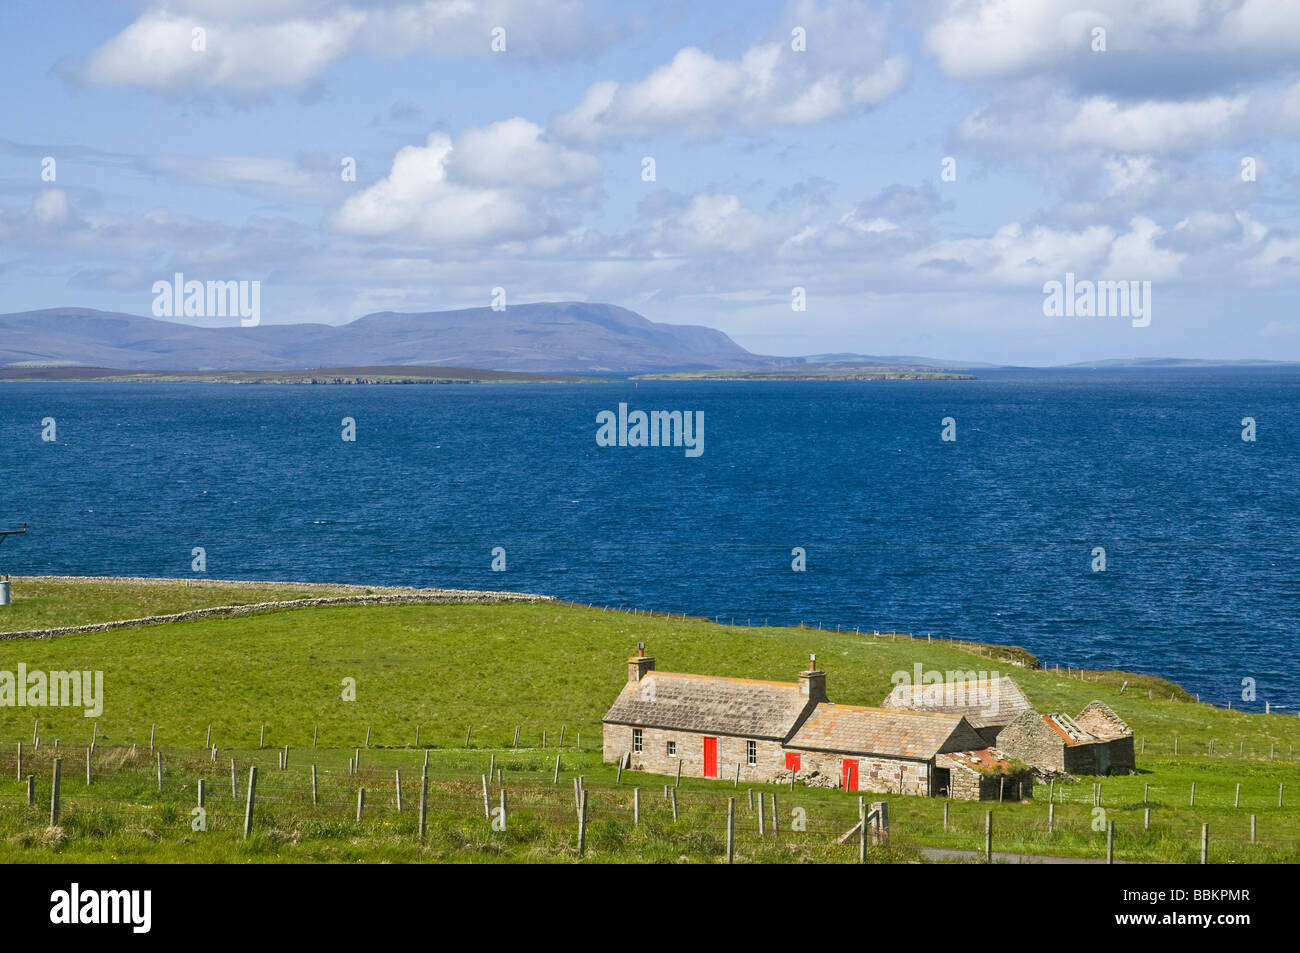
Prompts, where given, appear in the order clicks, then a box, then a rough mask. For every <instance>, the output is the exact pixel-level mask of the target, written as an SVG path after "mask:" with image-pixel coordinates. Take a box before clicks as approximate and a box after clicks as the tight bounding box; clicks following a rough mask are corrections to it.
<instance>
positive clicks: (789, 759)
mask: <svg viewBox="0 0 1300 953" xmlns="http://www.w3.org/2000/svg"><path fill="white" fill-rule="evenodd" d="M785 769H786V770H787V771H798V770H799V752H797V751H787V752H786V753H785Z"/></svg>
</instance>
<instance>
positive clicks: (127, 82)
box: [78, 0, 601, 99]
mask: <svg viewBox="0 0 1300 953" xmlns="http://www.w3.org/2000/svg"><path fill="white" fill-rule="evenodd" d="M496 27H502V28H504V29H505V30H506V39H507V51H508V52H509V53H510V55H512V56H514V57H517V58H519V59H522V60H526V61H537V60H547V59H574V58H583V57H588V56H591V55H592V54H593V52H595V51H596V50H597V49H598V48H599V47H600V46H601V41H600V39H599V38H598V37H597V36H596V35H595V34H594V33H593V30H592V27H591V25H590V24H589V23H588V20H587V13H586V8H585V4H584V3H583V2H582V0H548V2H525V0H484V2H473V3H471V2H468V0H408V2H393V3H386V4H367V3H363V2H346V0H274V2H269V3H259V2H254V0H238V2H230V3H227V2H221V0H172V2H166V3H164V2H155V3H154V4H153V5H152V6H150V7H149V8H148V9H146V10H145V12H143V13H142V14H141V15H140V16H139V18H137V19H136V20H135V21H134V22H132V23H131V24H129V25H128V26H127V27H126V28H125V29H124V30H122V31H121V32H120V33H118V34H117V35H115V36H113V37H112V38H110V39H109V40H108V41H107V42H105V43H104V44H103V45H101V46H100V47H99V48H98V49H96V50H95V51H94V52H93V53H92V54H91V56H90V58H89V59H88V61H87V62H86V64H85V65H84V67H83V68H82V69H81V70H80V72H79V74H78V75H79V77H80V78H81V79H82V80H83V81H84V82H87V83H91V84H94V85H119V86H141V87H144V88H146V89H151V90H153V91H155V92H159V93H166V94H179V93H184V92H190V91H194V90H219V91H222V92H225V93H229V94H230V95H232V96H234V97H236V98H244V99H248V98H254V97H257V96H260V95H262V94H264V93H266V92H268V91H270V90H273V89H279V88H290V89H292V88H299V87H302V86H304V85H306V84H308V83H310V82H312V81H314V80H316V79H318V78H319V77H320V76H321V75H322V74H323V73H324V72H325V71H326V69H328V68H329V67H330V66H331V65H332V64H334V63H336V62H339V61H340V60H342V59H344V58H346V57H348V56H351V55H353V54H355V53H358V52H364V53H368V54H370V55H373V56H378V57H385V58H395V57H402V56H407V55H410V54H413V53H418V52H424V53H426V54H432V55H435V56H444V57H462V56H489V55H492V51H491V39H492V30H493V29H494V28H496ZM196 29H201V30H203V31H204V33H205V37H204V41H205V45H206V49H205V50H204V51H202V52H199V51H196V50H195V49H194V48H193V45H194V43H193V37H194V30H196Z"/></svg>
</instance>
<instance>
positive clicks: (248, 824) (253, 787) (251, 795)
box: [231, 762, 257, 840]
mask: <svg viewBox="0 0 1300 953" xmlns="http://www.w3.org/2000/svg"><path fill="white" fill-rule="evenodd" d="M231 763H232V764H233V763H234V762H231ZM256 798H257V765H252V766H251V767H250V768H249V769H248V803H247V804H245V806H244V840H248V838H249V837H250V836H251V835H252V833H253V801H254V800H255V799H256Z"/></svg>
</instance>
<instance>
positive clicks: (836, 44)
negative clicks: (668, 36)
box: [552, 0, 906, 143]
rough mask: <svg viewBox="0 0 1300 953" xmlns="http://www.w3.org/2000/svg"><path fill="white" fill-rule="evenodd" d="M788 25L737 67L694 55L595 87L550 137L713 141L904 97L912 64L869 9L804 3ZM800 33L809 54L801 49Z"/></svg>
mask: <svg viewBox="0 0 1300 953" xmlns="http://www.w3.org/2000/svg"><path fill="white" fill-rule="evenodd" d="M783 19H784V20H785V21H786V23H787V24H789V26H788V27H787V28H786V29H785V30H784V31H783V32H781V33H780V34H779V36H778V37H777V38H775V39H772V40H769V41H765V42H762V43H759V44H756V45H754V46H751V47H750V48H749V49H747V50H746V51H745V52H744V53H742V54H741V55H740V56H738V57H736V58H734V59H725V58H719V57H716V56H714V55H713V54H711V53H707V52H705V51H704V50H701V49H699V48H697V47H693V46H690V47H686V48H684V49H681V50H679V51H678V52H677V53H676V55H674V56H673V58H672V60H670V61H669V62H668V63H665V64H664V65H662V66H659V67H657V68H656V69H654V70H652V71H651V72H650V73H649V74H648V75H647V76H645V77H644V78H642V79H639V80H632V81H629V82H617V81H614V80H604V81H601V82H597V83H593V84H592V85H591V86H590V87H588V88H587V91H586V92H585V93H584V95H583V97H582V99H581V101H580V102H579V103H578V104H577V105H576V106H574V107H573V108H572V109H570V110H568V111H566V112H563V113H560V114H559V115H558V116H556V117H555V119H554V121H553V123H552V128H553V129H554V130H555V132H556V134H557V135H560V136H561V137H564V138H567V139H571V140H574V141H577V142H587V143H593V142H600V141H604V140H611V139H623V138H641V137H646V136H652V135H658V134H664V135H672V136H679V137H682V138H688V139H709V138H714V137H716V136H718V135H720V134H721V133H723V132H725V131H727V130H729V129H733V128H741V129H750V130H756V129H760V128H766V127H770V126H799V125H808V124H811V123H818V122H823V121H826V120H828V119H835V118H839V117H841V116H846V115H849V114H851V113H854V112H860V111H864V110H866V109H869V108H871V107H873V106H876V105H878V104H879V103H881V102H883V101H884V100H885V99H887V98H889V97H890V96H892V95H893V94H894V93H896V92H897V91H898V90H899V89H901V88H902V86H903V82H904V79H905V77H906V62H905V60H904V59H903V58H902V57H901V56H888V55H887V54H886V52H885V33H884V26H885V20H884V15H883V14H882V13H880V12H878V11H876V10H874V9H872V8H870V7H868V6H867V5H865V4H862V3H840V4H826V5H820V4H816V3H813V2H811V0H799V2H797V3H794V4H792V5H791V7H790V8H789V9H788V10H787V11H786V14H785V16H784V18H783ZM796 28H798V29H801V30H803V31H804V36H805V37H806V44H807V48H806V50H803V51H797V50H795V49H793V45H794V44H793V40H792V35H791V32H790V31H792V30H794V29H796Z"/></svg>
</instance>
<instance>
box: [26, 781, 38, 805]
mask: <svg viewBox="0 0 1300 953" xmlns="http://www.w3.org/2000/svg"><path fill="white" fill-rule="evenodd" d="M35 803H36V775H34V774H29V775H27V806H28V807H31V806H32V805H33V804H35Z"/></svg>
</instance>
